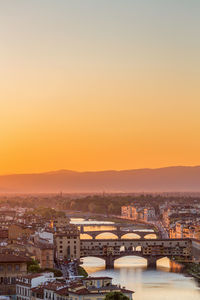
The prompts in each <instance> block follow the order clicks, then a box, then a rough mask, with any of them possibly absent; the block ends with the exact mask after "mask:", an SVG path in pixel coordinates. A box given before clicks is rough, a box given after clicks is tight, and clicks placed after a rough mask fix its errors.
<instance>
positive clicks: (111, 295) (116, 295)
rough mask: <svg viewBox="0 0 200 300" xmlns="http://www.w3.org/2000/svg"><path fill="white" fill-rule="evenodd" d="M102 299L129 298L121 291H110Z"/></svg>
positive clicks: (116, 299)
mask: <svg viewBox="0 0 200 300" xmlns="http://www.w3.org/2000/svg"><path fill="white" fill-rule="evenodd" d="M104 300H130V299H129V297H127V296H126V295H124V294H123V293H121V292H110V293H108V294H107V295H106V296H105V298H104Z"/></svg>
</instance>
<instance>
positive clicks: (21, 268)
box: [0, 253, 30, 296]
mask: <svg viewBox="0 0 200 300" xmlns="http://www.w3.org/2000/svg"><path fill="white" fill-rule="evenodd" d="M29 261H30V258H28V257H25V256H19V255H14V254H6V253H0V287H1V288H0V295H10V296H12V295H15V284H16V279H17V278H19V277H21V276H24V275H26V274H27V263H28V262H29Z"/></svg>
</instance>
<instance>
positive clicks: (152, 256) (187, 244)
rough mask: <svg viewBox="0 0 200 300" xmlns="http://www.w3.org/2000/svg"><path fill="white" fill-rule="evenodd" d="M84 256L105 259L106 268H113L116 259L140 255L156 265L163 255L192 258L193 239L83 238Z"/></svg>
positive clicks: (151, 264)
mask: <svg viewBox="0 0 200 300" xmlns="http://www.w3.org/2000/svg"><path fill="white" fill-rule="evenodd" d="M80 256H81V257H82V258H84V257H88V256H92V257H98V258H102V259H104V260H105V264H106V268H113V267H114V261H115V260H116V259H118V258H120V257H124V256H140V257H143V258H145V259H146V260H147V266H148V267H150V268H155V267H156V261H157V260H158V259H160V258H163V257H168V258H170V259H172V258H173V257H178V258H180V259H183V260H188V259H192V240H191V239H156V240H155V239H146V240H141V239H116V240H108V239H103V240H95V239H94V240H91V239H89V240H81V252H80Z"/></svg>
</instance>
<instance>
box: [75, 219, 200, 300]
mask: <svg viewBox="0 0 200 300" xmlns="http://www.w3.org/2000/svg"><path fill="white" fill-rule="evenodd" d="M72 221H73V223H74V224H75V223H78V224H79V223H83V224H85V225H88V226H87V228H89V229H87V230H90V231H95V230H97V231H100V230H102V231H103V230H108V229H109V230H112V228H114V227H113V226H112V224H113V223H111V226H109V227H108V226H103V225H101V224H102V223H101V222H98V221H93V224H97V223H99V225H100V226H96V225H93V226H89V225H92V223H91V221H84V219H79V220H77V219H75V220H72ZM103 223H105V222H103ZM94 228H95V229H94ZM100 228H101V229H100ZM143 230H145V231H147V230H146V229H144V228H141V229H140V228H139V229H138V228H137V231H143ZM150 232H152V230H150ZM125 234H126V232H125ZM102 235H103V237H102ZM84 238H89V236H88V235H86V234H82V235H81V239H84ZM98 238H100V236H98ZM101 238H105V239H106V238H109V239H110V238H116V237H115V235H113V234H112V233H103V234H101ZM123 238H130V239H133V238H138V236H137V235H136V234H132V233H128V234H126V235H125V236H123ZM146 238H156V236H155V234H152V233H151V234H148V236H146ZM83 267H84V268H85V269H86V271H87V272H88V273H89V275H92V276H93V275H94V276H110V277H112V278H113V283H116V284H121V286H125V287H126V288H128V289H131V290H134V291H135V294H134V296H133V298H134V300H146V299H148V300H179V299H180V300H188V299H189V300H200V289H199V288H198V286H197V283H196V282H195V280H194V279H193V278H191V277H185V276H184V275H183V274H181V273H174V272H171V271H170V261H169V259H167V258H162V259H160V260H159V261H158V262H157V270H147V262H146V260H145V259H144V258H141V257H136V256H129V257H122V258H120V259H118V260H116V261H115V269H110V270H105V263H104V260H102V259H99V258H94V257H88V258H84V259H83ZM173 271H176V272H177V271H179V272H180V268H178V267H176V269H175V270H173Z"/></svg>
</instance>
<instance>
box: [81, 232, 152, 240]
mask: <svg viewBox="0 0 200 300" xmlns="http://www.w3.org/2000/svg"><path fill="white" fill-rule="evenodd" d="M101 230H102V231H103V229H101ZM88 231H89V230H88ZM90 231H91V230H90ZM80 238H81V240H84V239H92V237H91V236H90V235H89V234H87V233H81V234H80ZM121 238H122V239H140V236H139V235H138V234H135V233H126V234H124V235H123V236H122V237H121ZM156 238H157V237H156V235H155V234H148V235H146V236H145V239H156ZM96 239H97V240H98V239H112V240H114V239H118V237H117V236H116V235H115V234H114V233H111V232H104V233H100V234H98V235H97V236H96Z"/></svg>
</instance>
